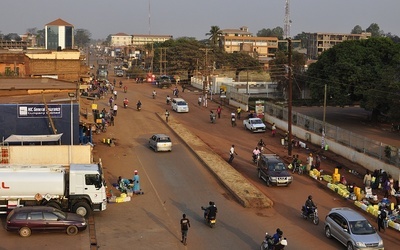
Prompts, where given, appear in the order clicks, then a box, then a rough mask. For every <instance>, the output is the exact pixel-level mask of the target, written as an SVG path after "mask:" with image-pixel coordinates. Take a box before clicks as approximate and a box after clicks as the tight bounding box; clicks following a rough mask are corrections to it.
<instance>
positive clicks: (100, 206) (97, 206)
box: [92, 201, 107, 212]
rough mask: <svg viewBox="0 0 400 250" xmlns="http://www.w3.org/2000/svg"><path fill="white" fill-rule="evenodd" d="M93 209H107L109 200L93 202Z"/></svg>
mask: <svg viewBox="0 0 400 250" xmlns="http://www.w3.org/2000/svg"><path fill="white" fill-rule="evenodd" d="M92 208H93V211H96V212H98V211H103V210H106V209H107V201H103V202H102V203H98V204H93V206H92Z"/></svg>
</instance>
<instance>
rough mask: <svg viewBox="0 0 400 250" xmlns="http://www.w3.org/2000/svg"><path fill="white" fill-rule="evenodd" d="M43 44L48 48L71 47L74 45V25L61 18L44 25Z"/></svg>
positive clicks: (60, 48) (61, 48)
mask: <svg viewBox="0 0 400 250" xmlns="http://www.w3.org/2000/svg"><path fill="white" fill-rule="evenodd" d="M45 40H46V41H45V44H46V49H48V50H63V49H72V48H73V47H74V26H73V25H72V24H69V23H67V22H66V21H64V20H62V19H60V18H59V19H57V20H54V21H53V22H50V23H48V24H46V26H45Z"/></svg>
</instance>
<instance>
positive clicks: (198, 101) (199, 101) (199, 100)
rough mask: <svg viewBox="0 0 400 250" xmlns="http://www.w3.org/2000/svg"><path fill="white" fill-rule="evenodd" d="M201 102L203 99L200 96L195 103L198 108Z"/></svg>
mask: <svg viewBox="0 0 400 250" xmlns="http://www.w3.org/2000/svg"><path fill="white" fill-rule="evenodd" d="M202 100H203V98H202V97H201V96H199V99H197V103H198V104H199V106H201V101H202Z"/></svg>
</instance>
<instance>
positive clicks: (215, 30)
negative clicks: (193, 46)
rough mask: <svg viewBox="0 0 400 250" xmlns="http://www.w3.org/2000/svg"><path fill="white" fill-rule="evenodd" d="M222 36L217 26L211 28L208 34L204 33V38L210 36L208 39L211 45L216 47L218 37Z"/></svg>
mask: <svg viewBox="0 0 400 250" xmlns="http://www.w3.org/2000/svg"><path fill="white" fill-rule="evenodd" d="M221 35H222V31H221V30H220V29H219V27H218V26H211V29H210V32H208V33H206V36H210V37H209V38H208V39H209V40H210V41H211V43H212V45H214V46H217V45H218V40H219V36H221Z"/></svg>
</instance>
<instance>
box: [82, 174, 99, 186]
mask: <svg viewBox="0 0 400 250" xmlns="http://www.w3.org/2000/svg"><path fill="white" fill-rule="evenodd" d="M97 182H98V177H97V174H86V175H85V184H86V185H95V184H96V183H97Z"/></svg>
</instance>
